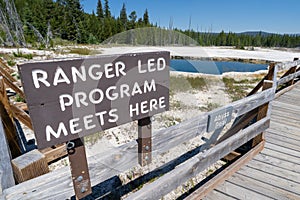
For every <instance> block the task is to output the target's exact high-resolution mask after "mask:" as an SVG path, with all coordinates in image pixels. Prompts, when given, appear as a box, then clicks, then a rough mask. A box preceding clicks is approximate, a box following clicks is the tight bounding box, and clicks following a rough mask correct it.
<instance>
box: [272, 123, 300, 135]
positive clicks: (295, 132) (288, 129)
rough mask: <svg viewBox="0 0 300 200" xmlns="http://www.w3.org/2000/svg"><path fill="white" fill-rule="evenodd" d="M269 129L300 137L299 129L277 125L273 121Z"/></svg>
mask: <svg viewBox="0 0 300 200" xmlns="http://www.w3.org/2000/svg"><path fill="white" fill-rule="evenodd" d="M269 129H270V130H272V129H275V130H277V131H282V132H286V133H289V134H293V135H300V130H299V129H298V128H297V127H293V126H288V125H285V124H282V123H276V122H275V121H274V120H273V119H272V120H271V123H270V128H269Z"/></svg>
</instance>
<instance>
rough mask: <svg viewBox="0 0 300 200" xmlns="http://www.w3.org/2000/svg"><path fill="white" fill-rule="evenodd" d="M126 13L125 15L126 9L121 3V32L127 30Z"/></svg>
mask: <svg viewBox="0 0 300 200" xmlns="http://www.w3.org/2000/svg"><path fill="white" fill-rule="evenodd" d="M127 21H128V19H127V13H126V7H125V4H124V3H123V6H122V9H121V11H120V22H121V26H122V28H123V30H126V29H127Z"/></svg>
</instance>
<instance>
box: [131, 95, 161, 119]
mask: <svg viewBox="0 0 300 200" xmlns="http://www.w3.org/2000/svg"><path fill="white" fill-rule="evenodd" d="M165 107H166V104H165V97H160V98H159V99H150V101H142V102H141V103H136V104H135V105H132V104H130V105H129V113H130V117H133V116H134V115H139V114H145V113H149V112H152V111H154V110H157V109H161V108H165Z"/></svg>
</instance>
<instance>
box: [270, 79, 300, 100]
mask: <svg viewBox="0 0 300 200" xmlns="http://www.w3.org/2000/svg"><path fill="white" fill-rule="evenodd" d="M299 84H300V81H299V82H297V83H295V84H293V85H291V86H289V87H286V88H284V89H282V90H280V91H279V92H277V93H276V94H275V98H274V99H277V98H278V97H280V96H281V95H283V94H284V93H286V92H288V91H290V90H292V89H293V88H294V87H296V86H297V85H299Z"/></svg>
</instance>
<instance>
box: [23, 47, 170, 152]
mask: <svg viewBox="0 0 300 200" xmlns="http://www.w3.org/2000/svg"><path fill="white" fill-rule="evenodd" d="M169 65H170V53H169V52H147V53H132V54H124V55H110V56H99V57H90V58H84V59H72V60H62V61H51V62H50V61H49V62H34V63H26V64H22V65H19V71H20V74H21V79H22V82H23V87H24V91H25V95H26V101H27V104H28V106H29V112H30V116H31V119H32V121H33V127H34V132H35V135H36V139H37V143H38V147H39V148H45V147H49V146H52V145H55V144H59V143H63V142H66V141H70V140H73V139H76V138H80V137H83V136H86V135H89V134H93V133H96V132H99V131H102V130H105V129H108V128H112V127H115V126H118V125H121V124H124V123H127V122H130V121H133V120H138V119H142V118H145V117H149V116H152V115H154V114H157V113H161V112H163V111H166V110H168V109H169Z"/></svg>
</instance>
